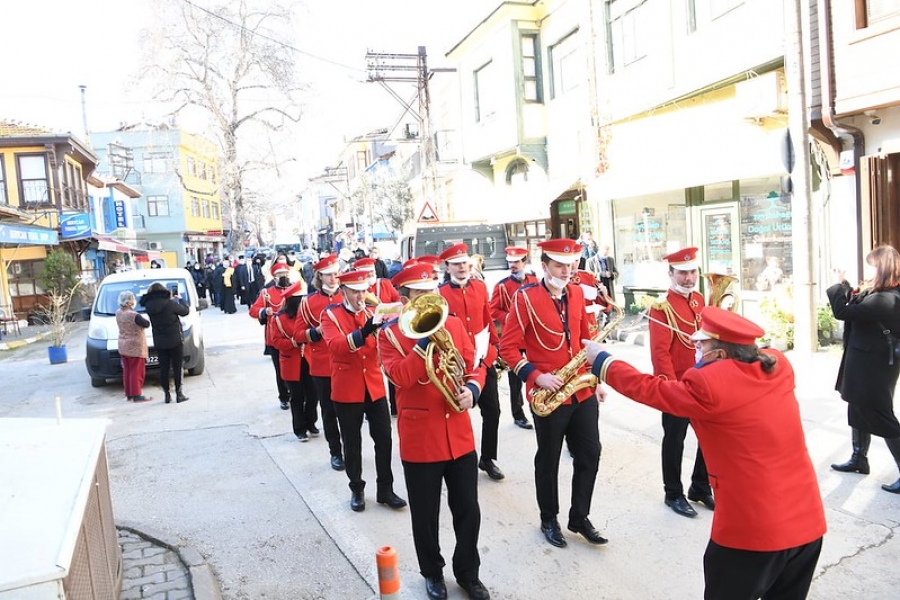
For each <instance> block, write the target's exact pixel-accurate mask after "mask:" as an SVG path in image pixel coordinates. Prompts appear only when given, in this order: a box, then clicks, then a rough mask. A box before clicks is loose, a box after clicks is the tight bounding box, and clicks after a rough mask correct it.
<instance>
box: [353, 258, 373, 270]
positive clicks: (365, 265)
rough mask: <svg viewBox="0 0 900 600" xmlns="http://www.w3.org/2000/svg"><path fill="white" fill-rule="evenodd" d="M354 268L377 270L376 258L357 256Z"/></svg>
mask: <svg viewBox="0 0 900 600" xmlns="http://www.w3.org/2000/svg"><path fill="white" fill-rule="evenodd" d="M353 268H354V269H364V270H366V271H374V270H375V259H374V258H357V259H356V260H355V261H353Z"/></svg>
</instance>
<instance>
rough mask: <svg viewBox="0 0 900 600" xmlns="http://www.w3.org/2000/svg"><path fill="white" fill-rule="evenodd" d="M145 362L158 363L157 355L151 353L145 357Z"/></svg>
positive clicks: (149, 363)
mask: <svg viewBox="0 0 900 600" xmlns="http://www.w3.org/2000/svg"><path fill="white" fill-rule="evenodd" d="M147 364H148V365H158V364H159V357H158V356H156V355H155V354H151V355H150V356H148V357H147Z"/></svg>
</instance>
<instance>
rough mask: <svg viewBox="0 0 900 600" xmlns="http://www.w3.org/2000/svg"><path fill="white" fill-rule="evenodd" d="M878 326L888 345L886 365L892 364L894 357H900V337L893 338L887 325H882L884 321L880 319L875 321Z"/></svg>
mask: <svg viewBox="0 0 900 600" xmlns="http://www.w3.org/2000/svg"><path fill="white" fill-rule="evenodd" d="M877 324H878V327H880V328H881V333H882V335H884V339H885V341H887V345H888V365H890V366H894V358H895V357H896V358H898V359H900V339H897V338H895V337H894V336H893V335H891V330H890V328H888V327H885V326H884V323H882V322H881V321H878V322H877Z"/></svg>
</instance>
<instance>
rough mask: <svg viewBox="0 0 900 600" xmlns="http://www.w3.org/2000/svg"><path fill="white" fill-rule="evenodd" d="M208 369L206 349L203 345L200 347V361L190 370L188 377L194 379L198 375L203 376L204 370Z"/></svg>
mask: <svg viewBox="0 0 900 600" xmlns="http://www.w3.org/2000/svg"><path fill="white" fill-rule="evenodd" d="M205 367H206V348H204V347H203V344H201V345H200V359H199V360H198V361H197V364H196V365H195V366H194V367H193V368H191V369H188V375H190V376H191V377H194V376H196V375H203V369H204V368H205Z"/></svg>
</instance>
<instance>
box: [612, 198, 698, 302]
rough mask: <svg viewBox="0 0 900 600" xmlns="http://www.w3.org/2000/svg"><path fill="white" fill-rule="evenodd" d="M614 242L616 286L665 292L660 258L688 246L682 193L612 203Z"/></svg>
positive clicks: (665, 278) (663, 273)
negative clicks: (618, 277) (648, 288)
mask: <svg viewBox="0 0 900 600" xmlns="http://www.w3.org/2000/svg"><path fill="white" fill-rule="evenodd" d="M613 212H614V216H613V224H614V236H615V239H614V243H612V244H610V241H609V240H599V241H600V243H601V244H609V245H611V246H614V247H615V248H616V259H617V262H618V266H619V274H620V283H621V285H625V286H639V287H650V288H660V289H665V288H667V287H668V286H669V280H668V272H667V267H666V265H665V263H664V262H663V261H662V257H663V256H665V255H666V254H669V253H671V252H675V251H676V250H678V249H679V248H684V247H685V246H687V245H688V243H687V242H688V238H687V208H686V206H685V192H684V190H669V191H666V192H661V193H658V194H648V195H645V196H635V197H632V198H623V199H620V200H615V201H614V202H613Z"/></svg>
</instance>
